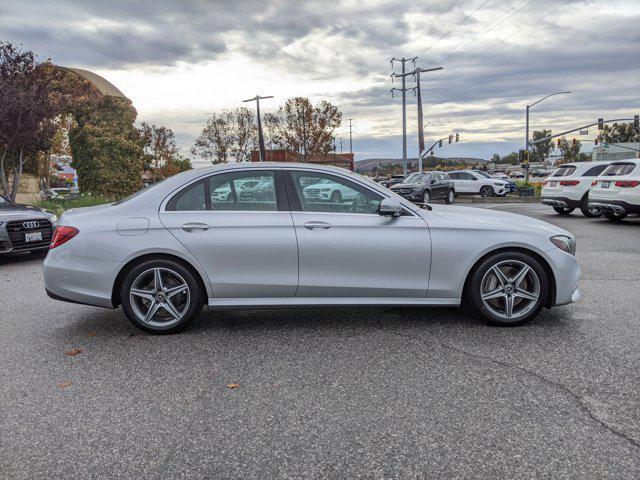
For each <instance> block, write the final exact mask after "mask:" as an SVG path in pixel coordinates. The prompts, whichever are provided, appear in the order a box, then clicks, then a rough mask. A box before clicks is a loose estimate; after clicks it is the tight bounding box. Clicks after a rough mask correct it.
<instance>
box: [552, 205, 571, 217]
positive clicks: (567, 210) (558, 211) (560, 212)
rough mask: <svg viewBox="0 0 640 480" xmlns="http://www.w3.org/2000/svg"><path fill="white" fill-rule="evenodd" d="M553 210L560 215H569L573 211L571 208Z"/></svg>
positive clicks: (555, 208)
mask: <svg viewBox="0 0 640 480" xmlns="http://www.w3.org/2000/svg"><path fill="white" fill-rule="evenodd" d="M553 209H554V210H555V211H556V213H559V214H560V215H569V214H570V213H571V212H573V210H574V209H573V208H569V207H553Z"/></svg>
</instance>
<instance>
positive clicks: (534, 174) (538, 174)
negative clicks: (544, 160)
mask: <svg viewBox="0 0 640 480" xmlns="http://www.w3.org/2000/svg"><path fill="white" fill-rule="evenodd" d="M550 173H551V172H550V171H549V170H543V169H540V168H537V169H535V170H531V176H532V177H538V178H544V177H547V176H549V174H550Z"/></svg>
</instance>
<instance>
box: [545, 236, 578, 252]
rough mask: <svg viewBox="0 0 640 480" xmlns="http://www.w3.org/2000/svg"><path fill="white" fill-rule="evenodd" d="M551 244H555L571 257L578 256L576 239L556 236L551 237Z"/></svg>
mask: <svg viewBox="0 0 640 480" xmlns="http://www.w3.org/2000/svg"><path fill="white" fill-rule="evenodd" d="M549 240H551V243H553V244H554V245H555V246H556V247H558V248H559V249H560V250H562V251H565V252H567V253H568V254H570V255H575V254H576V239H575V238H572V237H567V236H566V235H556V236H555V237H551V238H550V239H549Z"/></svg>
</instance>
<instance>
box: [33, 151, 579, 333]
mask: <svg viewBox="0 0 640 480" xmlns="http://www.w3.org/2000/svg"><path fill="white" fill-rule="evenodd" d="M265 176H268V177H271V179H272V181H271V183H270V185H271V190H270V191H271V195H270V198H269V200H265V201H264V202H262V203H256V202H248V203H242V202H240V201H238V200H237V199H236V198H234V199H233V201H232V202H228V203H227V202H221V201H217V200H214V199H212V198H211V195H210V194H209V193H210V192H212V191H215V190H216V188H218V187H219V186H222V185H227V184H229V183H230V182H235V181H239V180H242V179H245V178H251V179H255V178H256V177H261V178H264V177H265ZM323 180H324V182H322V181H323ZM316 184H321V185H330V186H331V187H332V188H333V186H335V188H334V189H335V190H339V191H345V190H346V189H350V190H351V191H352V192H353V194H351V195H349V196H348V197H349V198H352V200H350V201H345V202H343V203H329V202H308V201H307V197H306V195H305V193H304V191H305V190H306V188H308V187H305V185H316ZM338 185H339V187H338ZM345 197H347V196H346V195H345ZM575 251H576V241H575V237H574V236H573V235H572V234H571V233H569V232H567V231H566V230H563V229H561V228H559V227H556V226H555V225H551V224H549V223H546V222H543V221H540V220H536V219H533V218H529V217H525V216H522V215H515V214H510V213H506V212H495V211H490V210H484V209H482V210H481V209H475V208H465V207H458V208H449V207H445V206H442V205H433V206H430V207H429V208H421V207H419V206H417V205H414V204H412V203H411V202H409V201H408V200H406V199H404V198H402V197H400V196H398V195H396V194H394V193H393V192H391V191H390V190H389V189H386V188H384V187H382V186H380V185H378V184H376V183H374V182H371V181H369V180H367V179H366V178H365V177H363V176H361V175H357V174H354V173H351V172H349V171H347V170H345V169H341V168H337V167H326V166H319V165H311V164H293V163H281V164H278V163H270V164H268V165H267V164H259V163H239V164H228V165H222V166H213V167H208V168H199V169H194V170H188V171H186V172H182V173H179V174H177V175H174V176H172V177H169V178H167V179H165V180H164V181H163V182H161V183H157V184H155V185H153V186H152V187H149V188H147V189H145V190H143V191H141V192H139V193H138V194H137V195H134V196H131V197H129V198H128V199H125V200H123V201H121V202H116V203H114V204H110V205H102V206H99V207H92V208H79V209H73V210H68V211H67V212H65V214H64V215H63V216H62V218H61V219H60V222H59V225H58V227H57V228H56V231H55V234H54V238H53V242H52V244H51V249H50V250H49V253H48V255H47V258H46V259H45V261H44V284H45V288H46V291H47V293H48V294H49V295H50V296H51V297H52V298H54V299H57V300H65V301H71V302H79V303H85V304H89V305H97V306H101V307H107V308H116V307H118V306H119V305H122V308H123V310H124V312H125V314H126V315H127V317H128V318H129V319H130V320H131V322H132V323H133V324H135V325H136V326H137V327H139V328H141V329H143V330H146V331H149V332H152V333H170V332H176V331H178V330H181V329H183V328H184V327H186V326H187V325H188V324H189V323H190V322H191V321H192V320H193V319H194V318H195V317H196V316H197V315H198V314H199V313H200V312H201V310H202V307H203V306H204V305H208V306H209V307H210V308H212V309H216V308H222V309H229V308H245V309H246V308H264V307H269V306H270V307H273V306H298V307H314V308H316V307H318V306H336V305H350V306H368V307H371V306H372V305H394V306H396V307H399V306H413V307H416V306H421V307H428V306H459V305H460V304H461V302H462V300H463V298H464V299H466V300H467V301H468V304H469V306H470V307H471V308H472V309H473V311H474V312H475V313H476V315H478V316H479V317H482V318H484V319H485V320H486V321H488V322H490V323H492V324H495V325H502V326H513V325H520V324H523V323H525V322H527V321H529V320H531V319H532V318H534V317H535V316H536V315H537V314H538V312H540V310H541V309H542V308H544V307H547V308H550V307H553V306H555V305H565V304H568V303H571V302H574V301H576V300H578V299H579V298H580V290H579V289H578V277H579V275H580V268H579V266H578V263H577V261H576V257H575ZM88 315H89V314H88Z"/></svg>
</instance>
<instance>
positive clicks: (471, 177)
mask: <svg viewBox="0 0 640 480" xmlns="http://www.w3.org/2000/svg"><path fill="white" fill-rule="evenodd" d="M447 173H448V174H449V176H450V177H451V180H453V186H454V189H455V191H456V195H480V196H482V197H494V196H496V195H497V196H499V197H502V196H504V195H506V194H507V193H509V190H510V188H509V184H508V183H507V182H505V181H504V180H498V179H495V178H492V177H491V176H490V175H489V174H486V173H484V172H477V171H473V170H456V171H453V172H447ZM485 175H486V176H485Z"/></svg>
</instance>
